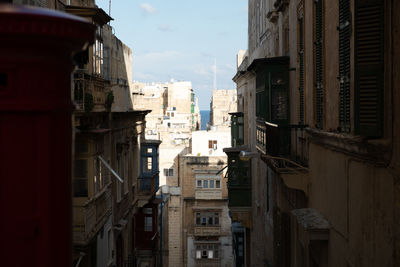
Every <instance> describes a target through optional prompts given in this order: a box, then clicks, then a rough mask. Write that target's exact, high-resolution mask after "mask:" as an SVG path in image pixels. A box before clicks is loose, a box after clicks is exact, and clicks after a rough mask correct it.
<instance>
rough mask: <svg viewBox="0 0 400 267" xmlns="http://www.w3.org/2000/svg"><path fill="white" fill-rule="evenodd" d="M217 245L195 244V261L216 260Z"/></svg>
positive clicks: (217, 253) (217, 256)
mask: <svg viewBox="0 0 400 267" xmlns="http://www.w3.org/2000/svg"><path fill="white" fill-rule="evenodd" d="M219 247H220V245H219V244H197V245H196V259H218V258H219V250H220V248H219Z"/></svg>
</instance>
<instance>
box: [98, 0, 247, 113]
mask: <svg viewBox="0 0 400 267" xmlns="http://www.w3.org/2000/svg"><path fill="white" fill-rule="evenodd" d="M96 4H97V5H98V6H99V7H100V8H102V9H104V11H106V12H107V13H108V12H109V0H96ZM111 17H112V18H113V19H114V20H113V21H112V22H111V26H112V27H113V29H114V34H115V35H116V36H117V37H118V38H119V39H120V40H121V41H122V42H123V43H125V44H126V45H127V46H129V47H130V48H131V49H132V52H133V79H134V80H136V81H141V82H167V81H170V80H171V79H174V80H175V81H179V80H182V81H191V82H192V85H193V90H194V92H195V94H196V96H197V97H198V98H199V106H200V109H201V110H207V109H209V107H210V98H211V92H212V89H213V84H214V68H215V67H214V63H215V61H216V63H217V64H216V66H217V89H235V88H236V87H235V84H234V83H233V81H232V78H233V76H234V75H235V73H236V55H237V53H238V51H239V50H240V49H246V48H247V0H200V1H199V0H143V1H140V0H112V2H111Z"/></svg>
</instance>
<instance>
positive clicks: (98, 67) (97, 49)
mask: <svg viewBox="0 0 400 267" xmlns="http://www.w3.org/2000/svg"><path fill="white" fill-rule="evenodd" d="M103 53H104V51H103V29H102V27H101V26H100V25H97V30H96V40H95V42H94V44H93V74H97V75H102V74H103V63H104V62H103V59H104V54H103Z"/></svg>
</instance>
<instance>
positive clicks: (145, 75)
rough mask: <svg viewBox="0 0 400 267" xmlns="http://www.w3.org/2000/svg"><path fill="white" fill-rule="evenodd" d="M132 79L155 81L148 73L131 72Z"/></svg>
mask: <svg viewBox="0 0 400 267" xmlns="http://www.w3.org/2000/svg"><path fill="white" fill-rule="evenodd" d="M133 79H134V80H137V81H146V82H147V81H155V80H156V79H155V76H154V75H153V74H150V73H144V72H140V71H138V72H135V71H134V72H133Z"/></svg>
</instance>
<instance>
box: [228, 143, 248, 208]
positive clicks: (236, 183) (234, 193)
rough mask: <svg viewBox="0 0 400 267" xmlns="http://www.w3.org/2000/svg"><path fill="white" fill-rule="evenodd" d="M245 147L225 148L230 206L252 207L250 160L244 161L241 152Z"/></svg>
mask: <svg viewBox="0 0 400 267" xmlns="http://www.w3.org/2000/svg"><path fill="white" fill-rule="evenodd" d="M243 149H244V148H242V147H236V148H225V149H224V152H225V153H226V154H227V155H228V171H227V178H228V183H227V187H228V199H229V202H228V206H229V207H251V175H250V161H242V160H240V158H239V153H240V151H241V150H243Z"/></svg>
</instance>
